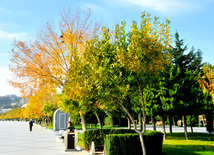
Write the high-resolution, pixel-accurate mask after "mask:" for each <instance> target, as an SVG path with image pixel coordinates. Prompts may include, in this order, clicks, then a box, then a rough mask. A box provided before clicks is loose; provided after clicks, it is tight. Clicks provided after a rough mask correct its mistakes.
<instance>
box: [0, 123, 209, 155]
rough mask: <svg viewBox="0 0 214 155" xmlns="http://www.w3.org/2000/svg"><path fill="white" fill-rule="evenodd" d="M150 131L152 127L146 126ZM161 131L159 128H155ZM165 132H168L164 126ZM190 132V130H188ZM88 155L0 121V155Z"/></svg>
mask: <svg viewBox="0 0 214 155" xmlns="http://www.w3.org/2000/svg"><path fill="white" fill-rule="evenodd" d="M147 130H152V126H149V125H148V126H147ZM157 130H158V131H162V127H161V126H157ZM193 130H194V132H201V133H208V132H207V131H206V128H205V127H200V128H199V127H194V128H193ZM166 132H169V128H168V126H166ZM173 132H184V128H183V127H173ZM188 132H190V128H188ZM66 154H67V155H88V152H87V151H85V150H83V151H80V152H65V146H64V143H57V142H56V137H55V135H54V133H53V132H52V131H51V130H49V129H45V128H44V127H40V126H39V125H36V124H34V126H33V131H32V132H30V131H29V124H28V122H12V121H11V122H10V121H0V155H66Z"/></svg>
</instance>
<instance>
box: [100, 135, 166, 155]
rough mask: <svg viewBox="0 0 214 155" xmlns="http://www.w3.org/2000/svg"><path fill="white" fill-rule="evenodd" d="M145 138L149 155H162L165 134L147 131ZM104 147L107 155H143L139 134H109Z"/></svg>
mask: <svg viewBox="0 0 214 155" xmlns="http://www.w3.org/2000/svg"><path fill="white" fill-rule="evenodd" d="M143 138H144V141H145V147H146V153H147V155H153V154H161V150H162V143H163V133H161V132H157V131H146V132H145V133H144V135H143ZM104 146H105V153H106V155H112V154H113V155H121V154H122V155H130V154H133V155H140V154H142V148H141V144H140V138H139V134H109V135H107V136H106V140H105V144H104Z"/></svg>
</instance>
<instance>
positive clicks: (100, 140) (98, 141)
mask: <svg viewBox="0 0 214 155" xmlns="http://www.w3.org/2000/svg"><path fill="white" fill-rule="evenodd" d="M124 133H136V132H135V131H134V130H130V129H97V130H86V131H85V132H84V133H83V139H84V146H85V149H86V150H89V149H90V146H91V142H92V141H94V144H95V146H100V145H104V141H105V138H106V135H108V134H124Z"/></svg>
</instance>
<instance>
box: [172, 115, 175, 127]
mask: <svg viewBox="0 0 214 155" xmlns="http://www.w3.org/2000/svg"><path fill="white" fill-rule="evenodd" d="M172 121H173V125H174V126H175V117H172Z"/></svg>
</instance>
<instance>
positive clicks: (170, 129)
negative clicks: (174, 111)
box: [169, 115, 172, 134]
mask: <svg viewBox="0 0 214 155" xmlns="http://www.w3.org/2000/svg"><path fill="white" fill-rule="evenodd" d="M169 133H170V134H172V117H171V116H170V115H169Z"/></svg>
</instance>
